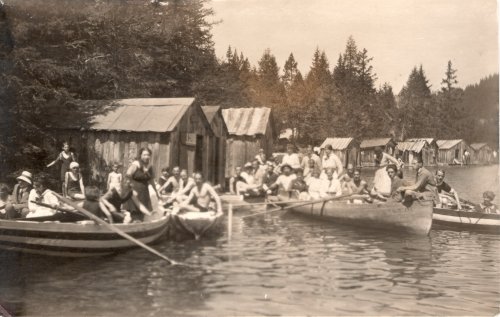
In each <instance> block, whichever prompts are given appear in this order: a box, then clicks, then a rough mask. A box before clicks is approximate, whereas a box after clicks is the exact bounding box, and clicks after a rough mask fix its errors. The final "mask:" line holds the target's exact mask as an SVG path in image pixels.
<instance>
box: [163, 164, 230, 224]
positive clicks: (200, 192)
mask: <svg viewBox="0 0 500 317" xmlns="http://www.w3.org/2000/svg"><path fill="white" fill-rule="evenodd" d="M194 182H195V186H194V187H193V189H192V190H191V192H190V193H189V196H188V198H187V199H186V200H185V201H183V202H182V203H180V204H179V205H178V207H174V209H173V211H172V213H173V214H176V213H178V212H181V211H196V212H206V211H210V210H212V209H214V208H213V207H214V206H213V204H212V202H215V207H216V210H217V214H221V213H222V203H221V200H220V197H219V195H218V194H217V192H216V191H215V189H214V188H213V187H212V185H210V184H209V183H208V182H205V180H204V177H203V174H202V173H200V172H196V173H195V174H194Z"/></svg>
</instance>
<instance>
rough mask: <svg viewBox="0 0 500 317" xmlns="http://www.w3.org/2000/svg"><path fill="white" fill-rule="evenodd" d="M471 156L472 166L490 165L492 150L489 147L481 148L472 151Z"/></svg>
mask: <svg viewBox="0 0 500 317" xmlns="http://www.w3.org/2000/svg"><path fill="white" fill-rule="evenodd" d="M471 156H472V159H471V161H472V163H474V164H490V163H491V162H492V161H493V150H492V149H491V148H490V147H489V146H483V147H482V148H480V149H479V150H478V151H473V152H472V153H471Z"/></svg>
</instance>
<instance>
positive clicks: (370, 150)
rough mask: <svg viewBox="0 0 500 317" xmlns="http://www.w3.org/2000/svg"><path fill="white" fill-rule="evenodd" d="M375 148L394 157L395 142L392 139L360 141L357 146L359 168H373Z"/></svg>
mask: <svg viewBox="0 0 500 317" xmlns="http://www.w3.org/2000/svg"><path fill="white" fill-rule="evenodd" d="M376 147H380V148H381V149H382V150H383V151H384V152H386V153H387V154H390V155H394V149H395V147H396V142H395V141H394V140H393V139H392V138H377V139H366V140H363V141H361V144H360V145H359V150H360V165H361V166H375V148H376Z"/></svg>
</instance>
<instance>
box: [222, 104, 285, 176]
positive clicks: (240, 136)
mask: <svg viewBox="0 0 500 317" xmlns="http://www.w3.org/2000/svg"><path fill="white" fill-rule="evenodd" d="M222 116H223V118H224V122H225V123H226V126H227V129H228V132H229V137H228V139H227V148H226V177H227V178H229V177H230V176H231V175H233V173H234V170H235V168H236V167H237V166H243V165H244V164H245V163H246V162H249V161H251V160H253V159H254V157H255V155H257V153H258V152H259V149H263V150H264V153H265V154H266V156H267V157H270V156H271V155H272V153H273V145H274V139H275V138H276V135H277V134H276V132H275V127H274V123H273V116H272V113H271V109H270V108H266V107H262V108H229V109H223V110H222Z"/></svg>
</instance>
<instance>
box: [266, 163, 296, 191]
mask: <svg viewBox="0 0 500 317" xmlns="http://www.w3.org/2000/svg"><path fill="white" fill-rule="evenodd" d="M281 173H282V174H281V175H280V176H278V179H277V180H276V182H274V184H272V185H271V186H269V189H268V193H271V192H272V190H273V189H276V188H278V191H279V192H289V191H290V190H291V188H292V182H293V180H294V179H295V178H296V175H295V174H292V167H291V166H290V165H288V164H285V165H283V166H282V167H281Z"/></svg>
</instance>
